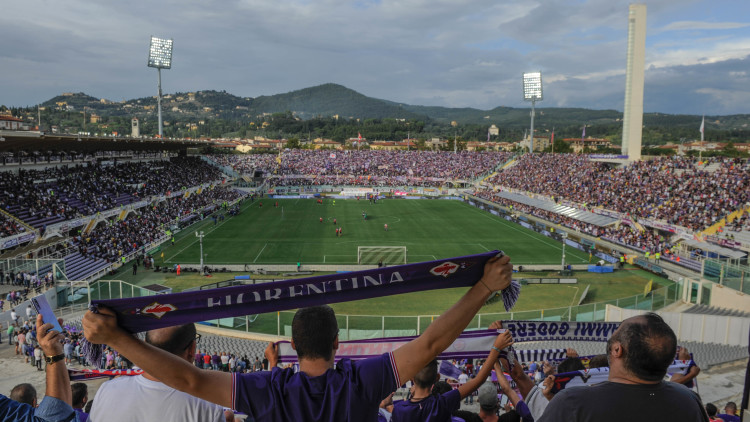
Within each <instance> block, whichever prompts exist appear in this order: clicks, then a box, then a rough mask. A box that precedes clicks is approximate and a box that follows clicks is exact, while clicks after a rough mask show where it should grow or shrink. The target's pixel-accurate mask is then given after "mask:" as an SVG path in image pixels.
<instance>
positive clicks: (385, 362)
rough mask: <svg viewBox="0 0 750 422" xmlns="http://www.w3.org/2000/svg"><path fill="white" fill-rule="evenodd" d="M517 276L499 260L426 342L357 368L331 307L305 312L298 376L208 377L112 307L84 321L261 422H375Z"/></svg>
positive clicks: (166, 375)
mask: <svg viewBox="0 0 750 422" xmlns="http://www.w3.org/2000/svg"><path fill="white" fill-rule="evenodd" d="M511 273H512V265H511V264H510V258H509V257H508V256H503V257H495V258H491V259H490V260H488V262H487V264H486V265H485V267H484V274H483V276H482V278H481V279H480V280H479V282H478V283H477V284H475V285H474V286H473V287H471V288H470V289H469V290H468V291H467V292H466V294H465V295H464V296H463V297H462V298H461V299H460V300H459V301H458V302H457V303H456V304H455V305H454V306H453V307H451V308H450V309H449V310H447V311H446V312H445V313H444V314H443V315H441V316H440V317H439V318H437V319H436V320H435V321H434V322H433V323H432V324H430V326H429V327H428V328H427V329H426V330H425V331H424V333H422V335H420V336H419V337H417V338H416V339H414V340H412V341H410V342H408V343H406V344H405V345H403V346H401V347H399V348H398V349H396V350H395V351H393V352H392V353H386V354H384V355H382V356H379V357H375V358H369V359H363V360H359V361H356V362H352V361H350V360H348V359H342V360H340V361H339V362H338V363H337V364H336V366H335V368H334V356H335V351H336V349H337V348H338V344H339V340H338V324H337V322H336V317H335V314H334V312H333V310H332V309H331V308H330V307H327V306H317V307H312V308H303V309H300V310H298V311H297V313H296V314H295V317H294V319H293V321H292V347H293V348H294V350H296V352H297V356H298V358H299V372H296V373H295V372H294V370H293V369H291V368H290V369H279V368H274V369H273V371H271V372H265V371H264V372H254V373H250V374H239V373H234V374H228V373H223V372H215V371H201V370H199V369H197V368H195V366H193V365H192V364H191V363H189V362H185V361H184V360H181V359H180V358H178V357H176V356H174V355H172V354H169V353H167V352H165V351H163V350H160V349H158V348H156V347H153V346H152V345H149V344H147V343H144V342H143V341H140V340H138V339H136V338H134V337H133V336H131V335H130V334H128V333H127V332H125V331H124V330H123V329H121V328H119V327H118V326H117V317H116V315H115V314H114V313H113V312H112V311H111V310H110V309H107V308H104V307H102V308H101V309H99V312H98V313H94V312H88V313H87V314H86V315H85V316H84V319H83V325H84V333H85V335H86V338H87V339H88V340H89V341H90V342H92V343H94V344H102V343H105V344H108V345H109V346H111V347H113V348H115V350H118V351H120V352H121V353H123V354H125V355H126V356H128V358H129V359H130V360H131V361H133V363H134V364H136V365H137V366H139V367H141V368H143V369H144V370H145V371H146V372H147V373H150V374H154V375H156V376H158V378H159V379H160V380H161V381H162V382H164V383H165V384H167V385H169V386H172V387H174V388H177V389H179V390H181V391H185V392H186V393H188V394H191V395H194V396H196V397H199V398H202V399H205V400H209V401H212V402H214V403H217V404H220V405H222V406H225V407H228V408H233V409H236V410H238V411H240V412H243V413H247V414H248V415H250V417H253V418H254V419H255V420H256V421H271V420H300V421H301V420H317V421H334V420H336V421H338V420H351V421H367V420H375V418H376V415H377V409H378V405H379V404H380V402H381V401H382V400H383V399H384V398H385V397H386V396H388V395H389V394H390V393H391V392H393V391H395V390H396V388H398V387H399V386H400V385H402V384H403V382H405V380H407V379H411V378H412V377H414V375H416V373H417V372H418V371H419V370H421V369H422V368H423V367H424V366H425V365H426V364H427V363H428V362H430V361H431V360H432V359H434V358H435V357H436V356H437V355H438V354H439V353H440V352H442V351H443V350H445V349H446V348H447V347H448V346H449V345H450V344H451V343H452V342H453V341H454V340H455V339H456V338H457V337H458V335H459V334H460V333H461V332H463V330H464V329H465V328H466V326H467V325H468V324H469V322H471V320H472V318H473V317H474V315H475V314H476V313H477V311H479V309H480V308H481V307H482V306H484V303H485V301H486V300H487V299H488V298H489V297H490V295H491V294H492V293H494V292H495V291H499V290H503V289H505V288H507V287H508V286H509V285H510V281H511ZM266 354H267V357H268V359H269V361H270V365H271V367H276V365H277V362H278V348H277V346H274V345H273V344H269V345H268V347H267V348H266Z"/></svg>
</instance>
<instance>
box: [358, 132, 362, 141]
mask: <svg viewBox="0 0 750 422" xmlns="http://www.w3.org/2000/svg"><path fill="white" fill-rule="evenodd" d="M357 139H358V140H360V141H361V140H362V134H361V133H359V132H357Z"/></svg>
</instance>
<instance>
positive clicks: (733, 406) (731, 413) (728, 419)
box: [716, 401, 740, 422]
mask: <svg viewBox="0 0 750 422" xmlns="http://www.w3.org/2000/svg"><path fill="white" fill-rule="evenodd" d="M716 417H717V418H721V419H722V420H724V422H740V417H739V416H738V415H737V403H735V402H733V401H730V402H727V404H726V406H724V413H719V414H718V415H716Z"/></svg>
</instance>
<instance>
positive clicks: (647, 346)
mask: <svg viewBox="0 0 750 422" xmlns="http://www.w3.org/2000/svg"><path fill="white" fill-rule="evenodd" d="M676 350H677V337H676V336H675V334H674V331H672V329H671V328H670V327H669V325H667V323H666V322H664V320H663V319H662V318H661V317H660V316H659V315H657V314H655V313H652V312H650V313H647V314H644V315H639V316H635V317H632V318H628V319H626V320H625V321H623V322H622V323H621V324H620V327H619V328H618V329H617V331H615V333H614V334H613V335H612V337H611V338H610V339H609V341H607V357H608V358H609V365H610V368H611V369H612V371H618V370H621V371H624V372H627V373H629V374H630V375H632V376H635V377H636V378H638V379H640V380H643V381H646V382H659V381H661V380H662V379H663V378H664V375H666V373H667V368H668V367H669V365H670V364H671V363H672V362H673V360H674V356H675V351H676ZM610 376H612V372H610Z"/></svg>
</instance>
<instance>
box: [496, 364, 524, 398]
mask: <svg viewBox="0 0 750 422" xmlns="http://www.w3.org/2000/svg"><path fill="white" fill-rule="evenodd" d="M495 372H496V373H497V383H498V384H500V389H501V390H503V394H505V395H506V396H508V400H510V402H511V403H513V407H516V406H517V405H518V402H519V401H521V398H520V397H519V396H518V393H516V390H514V389H512V388H510V382H509V381H508V378H505V374H504V373H503V368H502V366H500V364H499V363H495Z"/></svg>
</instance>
